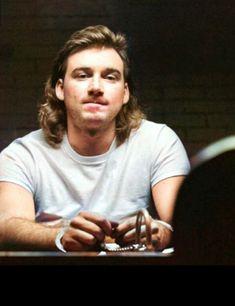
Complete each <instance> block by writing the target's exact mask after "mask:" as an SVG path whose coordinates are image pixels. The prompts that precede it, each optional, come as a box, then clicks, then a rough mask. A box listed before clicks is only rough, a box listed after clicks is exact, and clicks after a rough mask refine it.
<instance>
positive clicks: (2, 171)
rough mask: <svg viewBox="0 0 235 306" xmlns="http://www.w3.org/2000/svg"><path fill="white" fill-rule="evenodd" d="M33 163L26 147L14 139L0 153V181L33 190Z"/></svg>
mask: <svg viewBox="0 0 235 306" xmlns="http://www.w3.org/2000/svg"><path fill="white" fill-rule="evenodd" d="M34 169H35V163H34V161H33V158H32V156H31V154H30V152H29V151H28V149H27V148H26V147H25V146H24V145H22V144H21V142H20V140H15V141H14V142H13V143H12V144H10V145H9V146H8V147H7V148H6V149H4V150H3V151H2V152H1V154H0V181H1V182H4V181H5V182H11V183H15V184H18V185H20V186H22V187H24V188H26V189H27V190H28V191H30V192H33V191H34V183H33V173H34V172H35V171H34Z"/></svg>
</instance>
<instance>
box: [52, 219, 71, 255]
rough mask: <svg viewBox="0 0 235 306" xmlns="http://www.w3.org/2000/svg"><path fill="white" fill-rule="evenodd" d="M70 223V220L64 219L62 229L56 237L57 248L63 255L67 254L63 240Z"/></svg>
mask: <svg viewBox="0 0 235 306" xmlns="http://www.w3.org/2000/svg"><path fill="white" fill-rule="evenodd" d="M69 223H70V220H68V219H63V220H62V225H63V226H62V227H61V228H60V229H59V230H58V232H57V234H56V236H55V246H56V247H57V249H58V250H59V251H61V252H63V253H66V252H67V251H66V250H65V248H64V246H63V244H62V238H63V237H64V234H65V232H66V231H67V229H68V228H69Z"/></svg>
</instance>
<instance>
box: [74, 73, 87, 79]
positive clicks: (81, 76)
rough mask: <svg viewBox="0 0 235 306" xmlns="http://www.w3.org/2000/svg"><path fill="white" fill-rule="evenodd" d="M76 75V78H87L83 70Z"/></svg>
mask: <svg viewBox="0 0 235 306" xmlns="http://www.w3.org/2000/svg"><path fill="white" fill-rule="evenodd" d="M76 77H77V78H78V79H81V80H84V79H87V78H88V74H87V73H85V72H81V73H79V74H77V76H76Z"/></svg>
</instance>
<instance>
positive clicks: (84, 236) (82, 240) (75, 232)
mask: <svg viewBox="0 0 235 306" xmlns="http://www.w3.org/2000/svg"><path fill="white" fill-rule="evenodd" d="M63 238H64V240H65V241H70V242H72V241H74V243H75V242H77V243H79V244H82V245H87V246H92V245H94V244H96V242H97V239H96V237H95V236H93V235H92V234H90V233H87V232H85V231H83V230H80V229H75V228H70V229H68V230H67V231H66V232H65V234H64V236H63Z"/></svg>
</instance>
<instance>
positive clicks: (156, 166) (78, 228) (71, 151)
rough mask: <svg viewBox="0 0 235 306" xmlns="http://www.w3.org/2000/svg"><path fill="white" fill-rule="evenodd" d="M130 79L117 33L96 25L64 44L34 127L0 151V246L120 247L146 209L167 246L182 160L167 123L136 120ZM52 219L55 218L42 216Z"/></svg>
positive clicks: (139, 116)
mask: <svg viewBox="0 0 235 306" xmlns="http://www.w3.org/2000/svg"><path fill="white" fill-rule="evenodd" d="M130 84H131V82H130V72H129V61H128V56H127V42H126V39H125V37H124V35H122V34H120V33H118V34H114V33H113V32H111V31H110V30H109V29H108V28H107V27H105V26H102V25H98V26H91V27H87V28H85V29H83V30H81V31H78V32H75V33H74V34H73V35H72V36H71V37H70V39H69V40H68V41H67V42H66V43H65V45H64V47H63V48H62V49H61V50H60V51H59V53H58V55H57V57H56V59H55V62H54V66H53V70H52V74H51V76H50V77H49V79H48V81H47V84H46V88H45V96H44V100H43V102H42V104H41V106H40V111H39V121H40V124H41V128H42V129H40V130H37V131H34V132H32V133H30V134H28V135H26V136H25V137H23V138H20V139H17V140H15V141H14V142H13V143H12V144H10V145H9V146H8V147H7V148H6V149H5V150H3V152H2V153H1V157H0V214H1V218H0V243H1V245H2V248H3V249H27V250H58V249H60V250H61V251H64V252H65V251H82V250H92V249H95V248H96V247H97V245H100V244H101V243H102V242H103V241H104V239H105V237H106V236H110V237H113V239H115V241H116V242H118V243H119V244H120V245H126V244H129V243H132V242H134V240H135V220H136V213H137V212H138V211H139V210H140V208H148V209H149V211H151V214H152V228H153V233H152V237H153V240H154V241H155V245H156V249H159V250H161V249H163V248H165V247H166V246H167V245H169V242H170V239H171V230H172V228H171V226H170V223H171V220H172V215H173V210H174V203H175V198H176V195H177V191H178V189H179V186H180V185H181V183H182V181H183V178H184V176H185V175H186V174H187V173H188V171H189V162H188V159H187V156H186V153H185V150H184V148H183V145H182V143H181V142H180V140H179V138H178V137H177V136H176V134H175V133H174V132H173V131H172V130H171V129H170V128H168V127H167V126H166V125H164V124H156V123H153V122H149V121H147V120H145V119H144V115H143V113H142V112H141V111H140V109H139V107H138V104H137V100H136V98H135V96H134V95H133V90H132V88H131V85H130ZM53 216H54V217H55V219H56V218H57V217H58V218H62V222H58V223H55V224H51V225H50V226H49V225H48V224H44V223H43V222H42V221H45V220H46V219H47V220H48V218H46V217H49V218H50V217H51V218H53ZM56 216H57V217H56ZM157 219H160V221H157ZM60 220H61V219H60ZM66 220H69V222H67V221H66ZM38 221H40V222H38ZM161 221H162V222H161ZM144 239H145V237H144V233H143V240H144Z"/></svg>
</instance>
